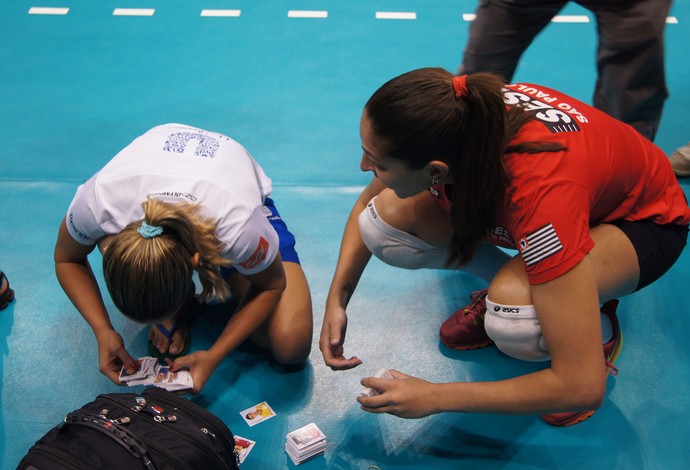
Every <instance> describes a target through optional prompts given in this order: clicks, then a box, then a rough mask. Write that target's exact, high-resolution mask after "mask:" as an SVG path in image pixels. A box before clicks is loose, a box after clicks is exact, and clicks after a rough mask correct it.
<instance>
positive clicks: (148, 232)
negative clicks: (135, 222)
mask: <svg viewBox="0 0 690 470" xmlns="http://www.w3.org/2000/svg"><path fill="white" fill-rule="evenodd" d="M137 232H139V233H140V234H141V236H142V237H144V238H154V237H158V236H160V235H161V234H163V227H155V226H153V225H149V224H147V223H146V221H145V220H142V221H141V227H139V228H138V229H137Z"/></svg>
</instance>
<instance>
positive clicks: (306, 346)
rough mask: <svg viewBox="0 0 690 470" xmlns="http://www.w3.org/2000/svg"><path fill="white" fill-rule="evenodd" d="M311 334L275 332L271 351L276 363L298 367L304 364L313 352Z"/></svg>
mask: <svg viewBox="0 0 690 470" xmlns="http://www.w3.org/2000/svg"><path fill="white" fill-rule="evenodd" d="M311 337H312V335H311V332H309V333H306V332H302V333H300V332H295V331H290V330H289V329H288V330H286V331H279V332H274V333H273V335H272V338H271V346H272V347H271V351H272V353H273V358H274V359H275V360H276V362H278V363H280V364H283V365H288V366H297V365H300V364H303V363H304V362H305V361H306V360H307V358H308V357H309V353H310V352H311V339H312V338H311Z"/></svg>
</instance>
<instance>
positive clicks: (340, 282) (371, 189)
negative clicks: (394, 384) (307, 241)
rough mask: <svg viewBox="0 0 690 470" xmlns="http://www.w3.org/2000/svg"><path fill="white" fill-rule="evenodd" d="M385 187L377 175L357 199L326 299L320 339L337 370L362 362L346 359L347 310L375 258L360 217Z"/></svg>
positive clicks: (333, 366)
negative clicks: (372, 255)
mask: <svg viewBox="0 0 690 470" xmlns="http://www.w3.org/2000/svg"><path fill="white" fill-rule="evenodd" d="M384 188H385V186H384V185H383V184H382V183H381V182H380V181H379V180H378V179H377V178H373V179H372V180H371V182H370V183H369V185H368V186H367V187H366V188H365V189H364V191H362V194H360V196H359V198H358V199H357V202H355V205H354V207H353V208H352V211H351V212H350V216H349V217H348V219H347V223H346V225H345V231H344V233H343V239H342V242H341V245H340V254H339V256H338V264H337V266H336V269H335V274H334V275H333V280H332V281H331V287H330V289H329V291H328V297H327V299H326V312H325V314H324V321H323V327H322V329H321V338H320V340H319V347H320V349H321V353H322V354H323V358H324V361H325V363H326V365H328V366H329V367H330V368H331V369H333V370H345V369H351V368H353V367H356V366H358V365H359V364H361V362H362V361H360V360H359V359H358V358H356V357H351V358H349V359H346V358H345V356H344V355H343V344H344V343H345V333H346V331H347V314H346V312H345V310H346V308H347V304H348V303H349V301H350V298H351V297H352V294H354V291H355V288H356V287H357V283H358V282H359V279H360V277H361V276H362V273H363V272H364V268H365V267H366V266H367V263H368V262H369V259H370V258H371V253H370V252H369V250H368V249H367V247H366V246H365V245H364V242H363V241H362V237H361V235H360V233H359V224H358V222H357V218H358V217H359V214H360V213H361V212H362V211H363V210H364V209H365V208H366V205H367V204H368V203H369V201H370V200H371V198H373V197H374V196H376V195H377V194H379V193H380V192H381V191H383V189H384Z"/></svg>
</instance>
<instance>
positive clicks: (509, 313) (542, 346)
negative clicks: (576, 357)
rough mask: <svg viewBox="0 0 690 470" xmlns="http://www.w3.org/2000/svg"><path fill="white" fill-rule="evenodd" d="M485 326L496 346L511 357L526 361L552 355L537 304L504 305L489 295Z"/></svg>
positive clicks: (544, 359)
mask: <svg viewBox="0 0 690 470" xmlns="http://www.w3.org/2000/svg"><path fill="white" fill-rule="evenodd" d="M484 327H485V328H486V334H488V335H489V338H491V339H492V340H493V342H494V343H496V347H497V348H498V349H499V350H500V351H501V352H503V353H504V354H507V355H508V356H511V357H514V358H516V359H521V360H523V361H548V360H549V359H550V358H551V356H550V355H549V350H548V348H547V347H546V342H545V341H544V337H543V335H542V333H541V327H540V326H539V321H538V320H537V313H536V311H535V309H534V305H502V304H497V303H495V302H492V301H491V300H489V298H488V297H487V298H486V316H485V317H484Z"/></svg>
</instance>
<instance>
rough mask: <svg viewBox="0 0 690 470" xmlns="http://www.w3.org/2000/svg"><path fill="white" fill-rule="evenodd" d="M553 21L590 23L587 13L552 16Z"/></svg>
mask: <svg viewBox="0 0 690 470" xmlns="http://www.w3.org/2000/svg"><path fill="white" fill-rule="evenodd" d="M551 22H552V23H589V16H587V15H556V16H554V17H553V18H551Z"/></svg>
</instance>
